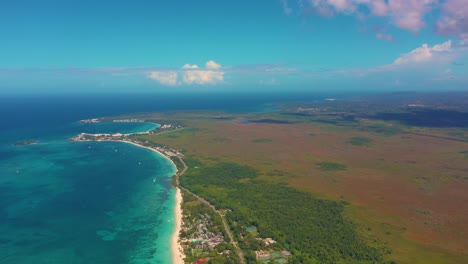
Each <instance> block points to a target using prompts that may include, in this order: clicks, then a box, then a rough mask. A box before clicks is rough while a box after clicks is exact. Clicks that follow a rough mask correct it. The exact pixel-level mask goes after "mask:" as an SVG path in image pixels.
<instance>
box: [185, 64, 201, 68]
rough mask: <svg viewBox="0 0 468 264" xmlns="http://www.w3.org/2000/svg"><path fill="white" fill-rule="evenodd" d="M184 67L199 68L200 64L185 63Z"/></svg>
mask: <svg viewBox="0 0 468 264" xmlns="http://www.w3.org/2000/svg"><path fill="white" fill-rule="evenodd" d="M182 69H198V65H196V64H193V65H191V64H185V65H184V66H182Z"/></svg>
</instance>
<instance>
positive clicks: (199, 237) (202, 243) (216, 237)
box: [181, 215, 224, 250]
mask: <svg viewBox="0 0 468 264" xmlns="http://www.w3.org/2000/svg"><path fill="white" fill-rule="evenodd" d="M209 224H210V217H209V216H208V215H204V216H202V217H201V219H199V220H198V221H195V222H194V223H192V224H191V225H185V226H184V227H182V230H183V231H189V230H194V231H195V232H193V234H192V235H191V236H190V238H185V239H183V240H181V242H186V243H187V242H188V243H189V244H191V246H190V248H192V249H197V250H200V249H201V250H203V249H209V250H213V249H214V248H215V247H216V246H217V245H219V244H220V243H223V242H224V236H223V235H222V234H216V233H213V232H211V231H209V230H208V225H209Z"/></svg>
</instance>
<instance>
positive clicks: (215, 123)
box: [142, 112, 468, 263]
mask: <svg viewBox="0 0 468 264" xmlns="http://www.w3.org/2000/svg"><path fill="white" fill-rule="evenodd" d="M218 115H219V114H213V113H210V112H199V113H172V114H170V115H167V116H166V115H159V116H157V117H153V118H154V119H155V121H158V119H164V120H175V121H176V122H179V123H181V124H184V126H185V127H186V128H185V129H182V130H179V131H175V132H173V133H166V134H162V135H149V136H142V137H143V138H144V139H145V140H148V141H152V142H156V143H160V144H164V145H167V146H170V147H172V148H176V149H181V150H183V152H184V153H185V154H186V155H189V156H191V157H196V158H197V159H200V160H202V161H203V162H204V164H207V165H210V164H211V165H215V164H218V163H222V162H229V163H236V164H240V165H245V166H248V167H250V168H253V169H254V170H255V172H256V176H255V177H256V180H260V181H262V182H265V183H268V184H280V185H284V186H288V188H289V187H291V188H294V189H296V190H298V191H303V192H306V193H308V194H310V195H311V196H312V197H314V198H317V199H324V200H329V201H342V202H346V204H349V205H348V206H346V210H345V211H344V212H343V214H344V217H346V218H347V219H349V220H350V221H352V222H353V223H355V225H356V230H357V232H358V233H359V234H361V235H362V236H363V237H365V239H366V240H367V241H368V243H369V245H375V246H376V247H385V248H388V249H389V250H388V252H386V253H385V254H383V257H384V259H386V260H388V261H395V262H397V263H468V225H466V223H468V203H466V201H467V200H468V192H467V190H468V163H467V162H466V160H467V158H466V156H467V154H466V152H467V149H468V143H467V142H466V141H464V138H466V129H463V128H460V129H457V128H422V127H411V126H406V125H398V124H396V123H395V122H393V121H381V120H380V121H379V120H377V121H376V120H370V119H364V118H363V119H360V118H358V119H354V120H348V119H345V120H344V119H340V118H338V119H337V118H334V117H330V116H320V115H317V116H313V117H310V116H302V115H285V114H282V113H269V114H255V115H254V114H249V115H247V114H244V115H241V114H238V115H234V114H225V115H224V116H223V118H218ZM148 118H151V117H148ZM245 119H250V120H261V122H244V120H245ZM453 139H455V140H453ZM241 181H242V180H241ZM222 195H224V194H223V192H221V191H220V192H219V197H222ZM212 198H213V197H212ZM249 210H252V209H249V208H247V209H245V211H244V213H245V214H251V213H252V212H249ZM291 217H300V215H297V216H291Z"/></svg>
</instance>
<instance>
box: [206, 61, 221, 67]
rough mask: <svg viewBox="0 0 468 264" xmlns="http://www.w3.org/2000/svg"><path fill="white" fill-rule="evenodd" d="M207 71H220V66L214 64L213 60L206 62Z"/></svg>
mask: <svg viewBox="0 0 468 264" xmlns="http://www.w3.org/2000/svg"><path fill="white" fill-rule="evenodd" d="M205 66H206V68H207V69H220V68H221V64H218V63H216V62H215V61H214V60H210V61H207V62H206V64H205Z"/></svg>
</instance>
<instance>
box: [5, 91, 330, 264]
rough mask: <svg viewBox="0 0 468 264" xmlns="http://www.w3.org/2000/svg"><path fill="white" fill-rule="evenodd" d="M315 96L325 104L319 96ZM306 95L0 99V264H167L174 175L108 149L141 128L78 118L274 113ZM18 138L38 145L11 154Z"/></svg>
mask: <svg viewBox="0 0 468 264" xmlns="http://www.w3.org/2000/svg"><path fill="white" fill-rule="evenodd" d="M323 98H325V96H323ZM323 98H322V97H320V96H316V95H309V97H304V95H300V94H298V95H284V94H283V95H269V96H264V95H240V94H239V95H227V94H225V95H203V94H198V95H181V94H179V95H174V94H173V95H154V94H153V95H53V96H52V95H0V263H2V264H3V263H11V264H22V263H28V264H29V263H103V264H104V263H115V264H118V263H171V255H170V254H171V251H170V237H171V234H172V232H173V230H174V206H175V199H174V196H175V189H174V188H173V186H172V185H171V177H170V176H172V175H173V174H174V172H175V168H174V167H173V166H172V164H171V163H170V162H169V161H168V160H166V159H165V158H163V157H161V156H159V155H158V154H156V153H153V152H151V151H149V150H146V149H142V148H139V147H136V146H133V145H130V144H126V143H118V142H68V141H67V140H68V138H70V137H71V136H73V135H75V134H77V133H80V132H90V133H115V132H121V133H130V132H140V131H146V130H151V129H154V128H155V127H156V124H151V123H100V124H82V123H80V122H79V120H81V119H87V118H94V117H102V116H115V115H119V114H128V113H141V112H157V111H167V110H219V111H227V112H261V111H274V109H273V108H272V107H273V106H272V103H274V102H278V101H294V100H298V101H305V100H321V99H323ZM21 140H36V141H37V142H38V144H34V145H26V146H15V142H18V141H21Z"/></svg>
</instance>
